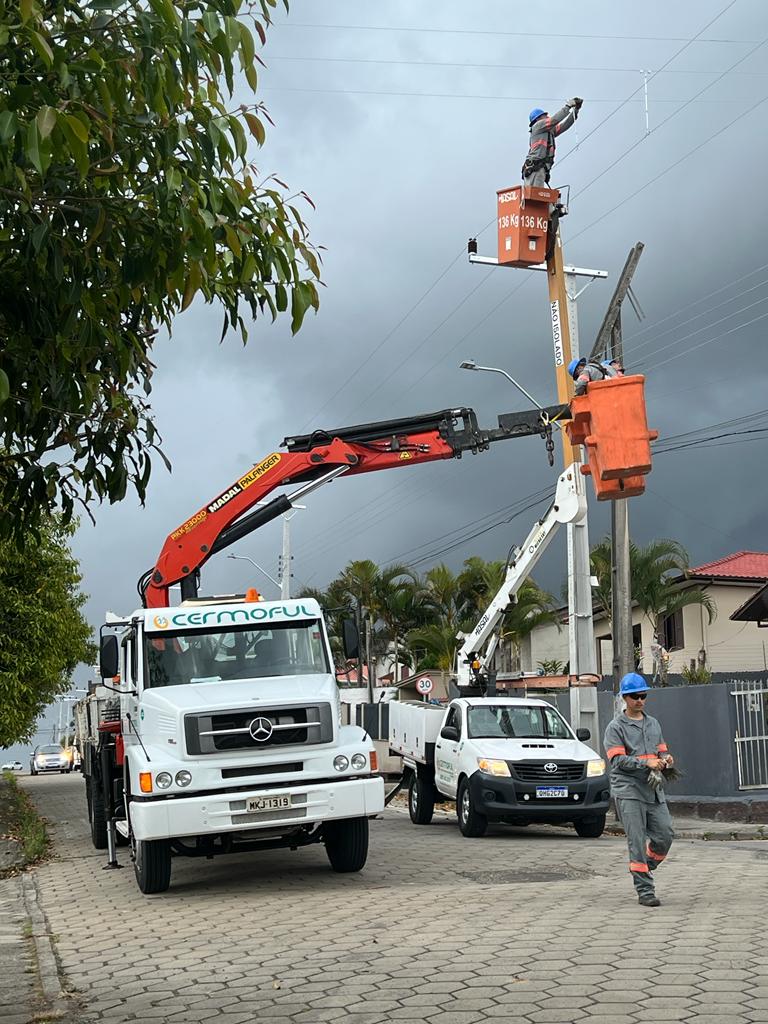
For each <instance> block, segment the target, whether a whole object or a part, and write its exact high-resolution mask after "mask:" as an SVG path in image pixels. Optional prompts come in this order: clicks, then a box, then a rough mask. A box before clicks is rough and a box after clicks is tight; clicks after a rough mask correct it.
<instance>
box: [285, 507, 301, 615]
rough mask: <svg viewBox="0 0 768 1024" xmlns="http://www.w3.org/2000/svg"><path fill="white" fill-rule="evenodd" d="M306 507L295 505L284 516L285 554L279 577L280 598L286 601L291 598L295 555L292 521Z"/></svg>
mask: <svg viewBox="0 0 768 1024" xmlns="http://www.w3.org/2000/svg"><path fill="white" fill-rule="evenodd" d="M306 507H307V506H306V505H294V506H293V509H292V510H291V511H290V512H286V513H285V514H284V515H283V552H282V554H281V555H280V570H279V572H278V576H279V577H280V597H281V598H282V599H283V600H284V601H285V600H286V599H287V598H289V597H290V596H291V577H292V576H293V573H292V572H291V562H292V560H293V555H292V554H291V520H292V519H293V517H294V515H295V514H296V511H297V510H298V509H305V508H306Z"/></svg>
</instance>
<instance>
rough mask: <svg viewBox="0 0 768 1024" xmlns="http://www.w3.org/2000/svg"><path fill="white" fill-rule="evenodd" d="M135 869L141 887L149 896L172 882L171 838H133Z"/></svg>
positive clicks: (163, 890)
mask: <svg viewBox="0 0 768 1024" xmlns="http://www.w3.org/2000/svg"><path fill="white" fill-rule="evenodd" d="M132 845H133V869H134V871H135V873H136V882H137V883H138V886H139V889H141V891H142V892H143V893H146V894H147V895H148V896H149V895H151V894H152V893H156V892H165V891H166V889H167V888H168V886H169V885H170V884H171V841H170V839H135V838H134V839H133V841H132Z"/></svg>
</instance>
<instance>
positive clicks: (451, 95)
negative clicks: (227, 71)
mask: <svg viewBox="0 0 768 1024" xmlns="http://www.w3.org/2000/svg"><path fill="white" fill-rule="evenodd" d="M649 81H650V79H649ZM713 84H714V83H713ZM640 88H644V86H641V87H640ZM261 91H262V92H300V93H312V94H322V95H323V96H396V97H400V98H406V99H425V100H502V101H505V102H509V101H519V102H525V103H536V102H544V103H546V102H548V101H549V100H554V101H555V102H559V97H558V96H542V95H541V93H537V94H536V95H534V96H511V95H509V94H508V93H465V92H407V91H406V90H404V89H346V88H345V89H337V88H334V87H332V86H326V85H321V86H316V85H315V86H309V85H263V86H262V87H261ZM589 102H590V103H615V102H616V98H615V97H605V98H603V97H600V96H590V97H589ZM629 102H634V103H642V102H643V99H642V97H638V98H637V99H636V100H635V99H632V100H626V101H625V103H629ZM653 102H654V103H682V102H683V99H682V97H672V98H666V97H662V96H654V99H653ZM694 102H697V101H696V100H688V101H687V102H686V106H687V105H688V103H694ZM706 102H708V103H713V102H714V103H728V104H733V103H734V102H737V101H735V100H732V99H729V100H707V101H706ZM662 123H663V122H662ZM600 127H602V126H600ZM595 130H597V129H595ZM590 134H591V133H590ZM587 137H588V136H587ZM642 141H644V140H643V139H641V140H640V142H642ZM639 144H640V143H639V142H638V145H639ZM579 194H581V193H579Z"/></svg>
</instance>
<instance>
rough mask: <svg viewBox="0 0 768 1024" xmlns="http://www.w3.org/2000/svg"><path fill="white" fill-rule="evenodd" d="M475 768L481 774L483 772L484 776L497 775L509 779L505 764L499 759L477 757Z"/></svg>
mask: <svg viewBox="0 0 768 1024" xmlns="http://www.w3.org/2000/svg"><path fill="white" fill-rule="evenodd" d="M477 767H478V768H479V769H480V771H481V772H485V774H486V775H499V776H504V777H505V778H509V777H510V776H511V774H512V773H511V772H510V770H509V765H508V764H507V762H506V761H502V760H501V759H500V758H495V757H478V759H477Z"/></svg>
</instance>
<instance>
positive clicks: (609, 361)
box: [600, 359, 618, 366]
mask: <svg viewBox="0 0 768 1024" xmlns="http://www.w3.org/2000/svg"><path fill="white" fill-rule="evenodd" d="M617 362H618V359H604V360H603V361H602V363H600V365H601V366H613V364H614V363H617Z"/></svg>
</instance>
